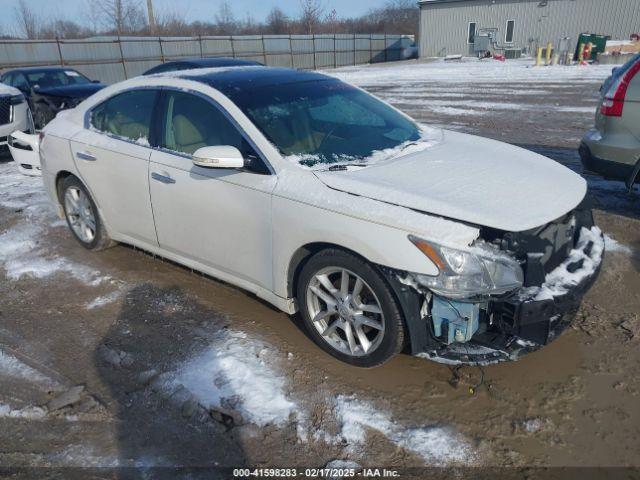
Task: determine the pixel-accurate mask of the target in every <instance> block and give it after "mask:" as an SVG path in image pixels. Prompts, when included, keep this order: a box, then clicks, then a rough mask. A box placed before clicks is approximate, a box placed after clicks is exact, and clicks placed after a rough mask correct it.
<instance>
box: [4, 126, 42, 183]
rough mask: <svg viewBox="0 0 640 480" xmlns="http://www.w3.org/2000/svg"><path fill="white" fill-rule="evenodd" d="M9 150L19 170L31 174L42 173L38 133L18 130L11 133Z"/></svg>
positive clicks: (37, 174)
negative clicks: (31, 133)
mask: <svg viewBox="0 0 640 480" xmlns="http://www.w3.org/2000/svg"><path fill="white" fill-rule="evenodd" d="M8 144H9V151H10V152H11V156H12V157H13V160H14V161H15V162H16V164H18V170H19V171H20V172H21V173H22V174H24V175H29V176H39V175H42V172H41V170H40V139H39V138H38V135H35V134H34V135H30V134H28V133H24V132H20V131H16V132H13V133H12V134H11V135H9V139H8Z"/></svg>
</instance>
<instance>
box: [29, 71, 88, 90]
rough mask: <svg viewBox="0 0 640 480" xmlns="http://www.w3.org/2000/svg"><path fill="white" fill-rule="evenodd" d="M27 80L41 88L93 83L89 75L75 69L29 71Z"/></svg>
mask: <svg viewBox="0 0 640 480" xmlns="http://www.w3.org/2000/svg"><path fill="white" fill-rule="evenodd" d="M27 80H29V84H31V85H32V86H34V87H35V86H36V85H37V86H39V87H40V88H55V87H66V86H67V85H82V84H85V83H91V80H89V79H88V78H87V77H85V76H83V75H81V74H80V73H78V72H76V71H75V70H43V71H36V72H29V73H27Z"/></svg>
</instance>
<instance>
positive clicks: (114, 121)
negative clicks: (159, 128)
mask: <svg viewBox="0 0 640 480" xmlns="http://www.w3.org/2000/svg"><path fill="white" fill-rule="evenodd" d="M156 96H157V91H156V90H151V89H144V90H132V91H129V92H124V93H121V94H119V95H116V96H115V97H112V98H110V99H109V100H107V101H105V102H103V103H101V104H100V105H98V106H97V107H95V108H94V109H93V110H92V111H91V126H92V127H93V128H94V129H95V130H98V131H100V132H104V133H107V134H110V135H114V136H116V137H119V138H124V139H128V140H133V141H134V142H136V143H139V144H141V145H149V129H150V125H151V116H152V113H153V107H154V104H155V99H156Z"/></svg>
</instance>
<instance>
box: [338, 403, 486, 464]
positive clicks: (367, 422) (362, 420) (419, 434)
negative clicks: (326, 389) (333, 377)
mask: <svg viewBox="0 0 640 480" xmlns="http://www.w3.org/2000/svg"><path fill="white" fill-rule="evenodd" d="M336 414H337V418H338V419H339V421H340V422H341V424H342V430H341V433H340V436H341V437H342V438H343V439H344V440H345V441H346V442H347V443H348V444H349V447H350V448H353V447H358V446H361V445H363V444H364V443H365V438H366V434H367V430H374V431H377V432H379V433H381V434H382V435H384V436H385V437H387V438H388V439H389V440H390V441H391V442H393V443H394V444H395V445H397V446H398V447H400V448H403V449H405V450H408V451H410V452H413V453H414V454H416V455H418V456H419V457H421V458H422V459H423V460H424V461H425V463H427V464H428V465H448V464H467V465H468V464H472V463H473V462H474V461H475V457H476V455H475V453H474V452H473V450H472V449H471V447H470V446H469V445H468V444H467V443H466V442H465V441H464V440H463V439H461V438H459V436H458V435H457V434H456V433H455V432H452V431H451V430H449V429H447V428H442V427H419V428H409V429H407V428H404V427H402V426H400V425H398V424H397V423H395V422H394V421H392V419H391V416H390V415H389V414H388V413H386V412H381V411H379V410H377V409H375V408H374V407H373V406H372V405H371V404H369V403H367V402H363V401H361V400H357V399H356V398H354V397H345V396H339V397H338V398H337V399H336Z"/></svg>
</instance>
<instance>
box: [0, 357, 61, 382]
mask: <svg viewBox="0 0 640 480" xmlns="http://www.w3.org/2000/svg"><path fill="white" fill-rule="evenodd" d="M0 375H6V376H8V377H14V378H20V379H22V380H28V381H30V382H33V383H38V384H42V385H44V386H46V387H49V388H52V387H57V386H59V385H58V383H57V382H56V381H54V380H52V379H51V378H49V377H47V376H46V375H43V374H42V373H40V372H39V371H37V370H36V369H35V368H32V367H30V366H29V365H27V364H26V363H24V362H22V361H20V360H19V359H17V358H16V357H14V356H13V355H11V354H10V353H8V352H5V351H2V350H0Z"/></svg>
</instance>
